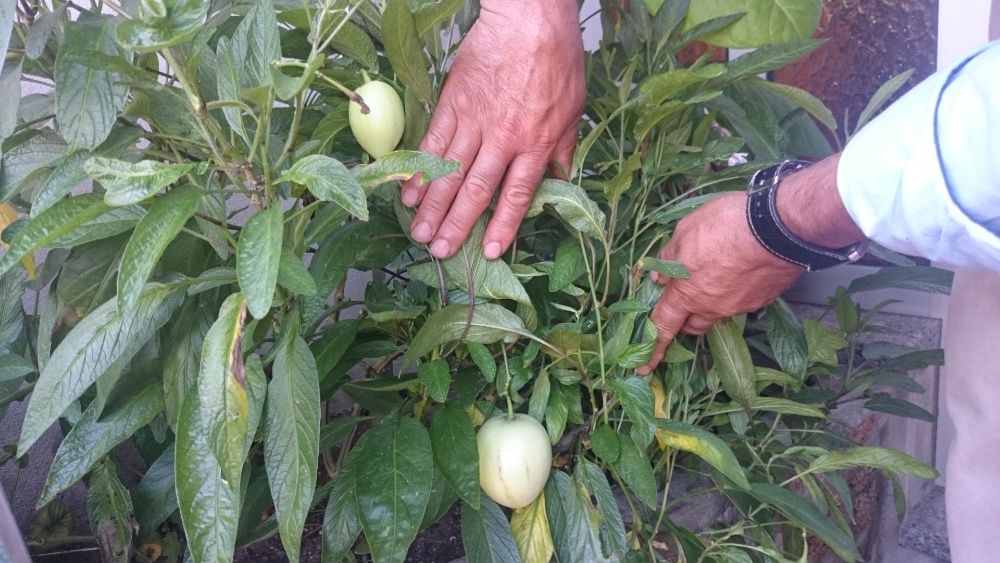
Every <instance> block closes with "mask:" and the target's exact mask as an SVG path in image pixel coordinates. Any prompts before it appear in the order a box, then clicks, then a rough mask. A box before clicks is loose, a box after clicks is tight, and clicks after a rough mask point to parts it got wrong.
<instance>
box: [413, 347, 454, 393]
mask: <svg viewBox="0 0 1000 563" xmlns="http://www.w3.org/2000/svg"><path fill="white" fill-rule="evenodd" d="M417 377H418V378H420V382H421V383H423V384H424V388H425V389H427V395H428V396H430V398H431V399H434V400H435V401H437V402H439V403H443V402H445V401H446V400H448V387H449V386H450V385H451V371H450V370H449V369H448V362H446V361H444V360H442V359H440V358H439V359H437V360H433V361H430V362H426V363H423V364H420V367H419V368H417Z"/></svg>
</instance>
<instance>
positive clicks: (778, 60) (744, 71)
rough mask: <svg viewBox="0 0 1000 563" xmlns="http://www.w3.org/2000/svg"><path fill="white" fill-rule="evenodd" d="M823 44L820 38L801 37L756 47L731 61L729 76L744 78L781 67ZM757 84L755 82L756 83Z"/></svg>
mask: <svg viewBox="0 0 1000 563" xmlns="http://www.w3.org/2000/svg"><path fill="white" fill-rule="evenodd" d="M822 44H823V41H822V40H819V39H800V40H796V41H790V42H788V43H778V44H776V45H767V46H766V47H761V48H759V49H754V50H753V51H751V52H749V53H747V54H745V55H741V56H739V57H738V58H736V59H734V60H733V61H732V62H730V63H729V66H728V67H727V69H728V70H729V77H730V79H731V80H742V79H744V78H748V77H751V76H754V75H757V74H762V73H765V72H769V71H772V70H775V69H778V68H781V67H783V66H785V65H787V64H788V63H790V62H793V61H796V60H798V59H800V58H802V57H804V56H805V55H808V54H809V53H811V52H813V51H815V50H816V49H818V48H819V47H820V45H822ZM757 84H758V83H757V82H754V85H757Z"/></svg>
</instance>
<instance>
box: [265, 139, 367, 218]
mask: <svg viewBox="0 0 1000 563" xmlns="http://www.w3.org/2000/svg"><path fill="white" fill-rule="evenodd" d="M277 181H278V182H295V183H297V184H303V185H304V186H306V187H307V188H309V191H310V192H312V194H313V195H314V196H316V197H317V198H318V199H320V200H322V201H332V202H333V203H336V204H337V205H339V206H341V207H343V208H344V210H345V211H347V212H348V213H350V214H351V215H354V216H355V217H357V218H358V219H361V220H362V221H367V220H368V204H367V202H366V201H365V190H364V188H362V187H361V184H360V183H358V180H357V178H356V177H355V176H354V174H351V171H350V170H348V169H347V167H346V166H344V165H343V164H341V163H340V161H339V160H336V159H334V158H330V157H329V156H324V155H319V154H314V155H310V156H307V157H305V158H303V159H301V160H299V161H298V162H296V163H295V164H294V165H292V167H291V168H289V169H288V170H286V171H285V173H284V174H282V175H281V177H280V178H278V179H277Z"/></svg>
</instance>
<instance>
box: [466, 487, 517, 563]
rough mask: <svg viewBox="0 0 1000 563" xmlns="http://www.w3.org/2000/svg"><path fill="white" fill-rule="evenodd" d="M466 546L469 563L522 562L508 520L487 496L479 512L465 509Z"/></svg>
mask: <svg viewBox="0 0 1000 563" xmlns="http://www.w3.org/2000/svg"><path fill="white" fill-rule="evenodd" d="M462 545H463V547H465V556H466V558H468V560H469V563H508V562H512V561H518V559H519V558H518V551H517V544H516V543H514V536H513V535H511V530H510V524H509V523H508V522H507V516H506V515H504V513H503V510H500V507H499V506H497V504H496V503H495V502H493V501H492V500H490V499H489V497H487V496H486V495H483V498H482V500H480V502H479V508H478V509H476V508H473V507H472V506H469V505H468V504H463V505H462Z"/></svg>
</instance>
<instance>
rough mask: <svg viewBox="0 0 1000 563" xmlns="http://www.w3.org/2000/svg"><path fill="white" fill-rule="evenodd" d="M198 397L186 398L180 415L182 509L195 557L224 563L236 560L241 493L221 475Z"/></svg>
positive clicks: (177, 468) (177, 452)
mask: <svg viewBox="0 0 1000 563" xmlns="http://www.w3.org/2000/svg"><path fill="white" fill-rule="evenodd" d="M199 402H200V401H199V399H198V394H197V393H189V394H187V396H186V397H185V398H184V403H183V405H182V406H181V412H180V415H179V416H178V417H177V437H176V442H175V443H174V475H175V479H176V483H175V487H176V492H177V505H178V509H179V511H180V515H181V522H182V524H183V526H184V537H185V538H186V539H187V545H188V550H190V553H191V559H192V560H194V561H199V562H214V563H225V562H227V561H231V560H232V558H233V550H234V549H235V547H236V528H237V525H238V523H239V508H238V507H239V504H240V499H239V491H238V490H236V489H234V488H233V487H232V486H231V485H230V483H229V482H228V481H226V479H224V478H223V477H222V467H221V466H220V465H219V462H218V460H217V459H216V457H215V453H214V452H213V451H212V446H211V444H210V442H209V440H210V437H209V434H208V432H207V429H205V428H204V427H203V426H202V424H201V420H202V417H201V412H200V409H199Z"/></svg>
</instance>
